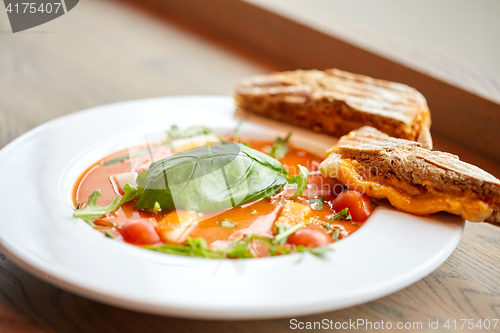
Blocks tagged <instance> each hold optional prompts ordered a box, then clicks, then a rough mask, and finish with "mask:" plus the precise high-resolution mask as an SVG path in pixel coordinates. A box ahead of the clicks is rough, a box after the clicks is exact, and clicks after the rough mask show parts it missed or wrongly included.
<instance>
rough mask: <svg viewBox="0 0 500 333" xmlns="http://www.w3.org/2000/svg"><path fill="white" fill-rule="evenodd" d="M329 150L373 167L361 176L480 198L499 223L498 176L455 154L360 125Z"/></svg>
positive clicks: (343, 157)
mask: <svg viewBox="0 0 500 333" xmlns="http://www.w3.org/2000/svg"><path fill="white" fill-rule="evenodd" d="M330 154H339V155H341V158H342V159H347V160H354V161H356V163H359V164H360V165H362V166H363V167H364V168H365V170H376V173H377V174H374V171H371V172H369V173H368V174H364V175H362V176H363V178H364V179H368V180H375V181H378V182H380V181H381V182H383V183H386V184H388V183H391V184H398V183H401V184H403V185H406V186H409V187H411V188H412V190H415V191H420V192H421V193H425V192H427V191H437V192H439V193H444V194H447V195H453V196H464V195H467V197H468V198H471V199H477V200H481V201H484V202H485V203H487V204H488V205H489V206H490V207H491V208H492V214H491V216H489V217H488V218H486V221H490V222H496V223H500V180H498V179H497V178H495V177H494V176H492V175H491V174H489V173H487V172H485V171H484V170H482V169H480V168H478V167H476V166H474V165H471V164H468V163H465V162H463V161H460V159H459V158H458V156H455V155H452V154H449V153H445V152H439V151H430V150H428V149H425V148H423V147H422V145H421V144H420V143H417V142H411V141H408V140H404V139H396V138H391V137H389V136H388V135H386V134H384V133H382V132H380V131H378V130H376V129H374V128H371V127H363V128H360V129H358V130H356V131H353V132H351V133H349V134H348V135H345V136H343V137H341V138H340V140H339V141H338V142H337V144H336V145H334V146H333V147H332V148H330V149H329V150H328V151H327V156H330ZM327 159H328V157H327ZM373 167H376V168H373ZM392 180H397V181H398V183H396V182H394V181H392ZM396 187H398V186H397V185H396ZM399 187H400V189H401V190H403V189H402V188H401V186H399ZM404 190H405V191H406V192H408V190H407V189H404ZM413 194H415V193H413Z"/></svg>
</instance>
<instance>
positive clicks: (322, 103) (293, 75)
mask: <svg viewBox="0 0 500 333" xmlns="http://www.w3.org/2000/svg"><path fill="white" fill-rule="evenodd" d="M235 99H236V103H237V105H238V106H239V108H241V109H243V110H245V111H250V112H255V113H259V114H261V115H264V116H266V117H270V118H274V119H278V120H281V121H284V122H288V123H291V124H293V125H297V126H301V127H305V128H308V129H312V130H315V131H318V132H323V133H326V134H329V135H333V136H341V135H344V134H347V133H349V132H350V131H351V130H354V129H357V128H360V127H362V126H365V125H367V126H372V127H375V128H377V129H379V130H381V131H382V132H384V133H387V134H389V135H390V136H394V137H397V138H403V139H407V140H412V141H418V142H420V143H422V145H423V146H424V147H426V148H429V149H431V148H432V139H431V135H430V131H429V128H430V125H431V116H430V112H429V108H428V107H427V102H426V100H425V98H424V97H423V96H422V94H420V93H419V92H418V91H417V90H415V89H413V88H411V87H409V86H406V85H404V84H400V83H394V82H389V81H383V80H377V79H373V78H371V77H368V76H364V75H357V74H352V73H349V72H344V71H341V70H338V69H328V70H325V71H319V70H307V71H304V70H296V71H291V72H281V73H272V74H270V75H258V76H252V77H248V78H244V79H241V80H240V81H239V82H238V83H237V84H236V87H235Z"/></svg>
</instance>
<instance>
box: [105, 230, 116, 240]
mask: <svg viewBox="0 0 500 333" xmlns="http://www.w3.org/2000/svg"><path fill="white" fill-rule="evenodd" d="M104 236H106V237H109V238H113V239H114V238H115V237H113V235H112V234H110V233H109V232H107V231H106V232H105V233H104Z"/></svg>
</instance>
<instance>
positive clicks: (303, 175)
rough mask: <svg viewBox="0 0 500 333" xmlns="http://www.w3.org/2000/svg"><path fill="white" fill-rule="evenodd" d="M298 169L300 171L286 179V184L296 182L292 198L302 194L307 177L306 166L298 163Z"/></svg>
mask: <svg viewBox="0 0 500 333" xmlns="http://www.w3.org/2000/svg"><path fill="white" fill-rule="evenodd" d="M299 169H300V173H299V174H298V175H295V176H291V177H289V178H288V180H287V183H288V184H297V191H295V194H294V195H293V196H292V198H296V197H298V196H300V195H302V193H304V190H305V189H306V186H307V177H308V176H309V171H308V170H307V168H305V167H303V166H302V165H300V164H299Z"/></svg>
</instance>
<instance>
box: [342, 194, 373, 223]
mask: <svg viewBox="0 0 500 333" xmlns="http://www.w3.org/2000/svg"><path fill="white" fill-rule="evenodd" d="M373 206H374V204H373V202H372V200H371V199H370V198H369V197H368V196H366V195H364V194H362V193H360V192H358V191H345V192H342V193H340V194H339V195H338V196H337V198H335V200H333V209H334V210H335V211H336V212H340V211H341V210H342V209H345V208H349V212H350V213H351V216H352V219H353V221H365V220H366V219H367V218H368V216H370V215H371V213H372V211H373V208H374V207H373Z"/></svg>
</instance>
